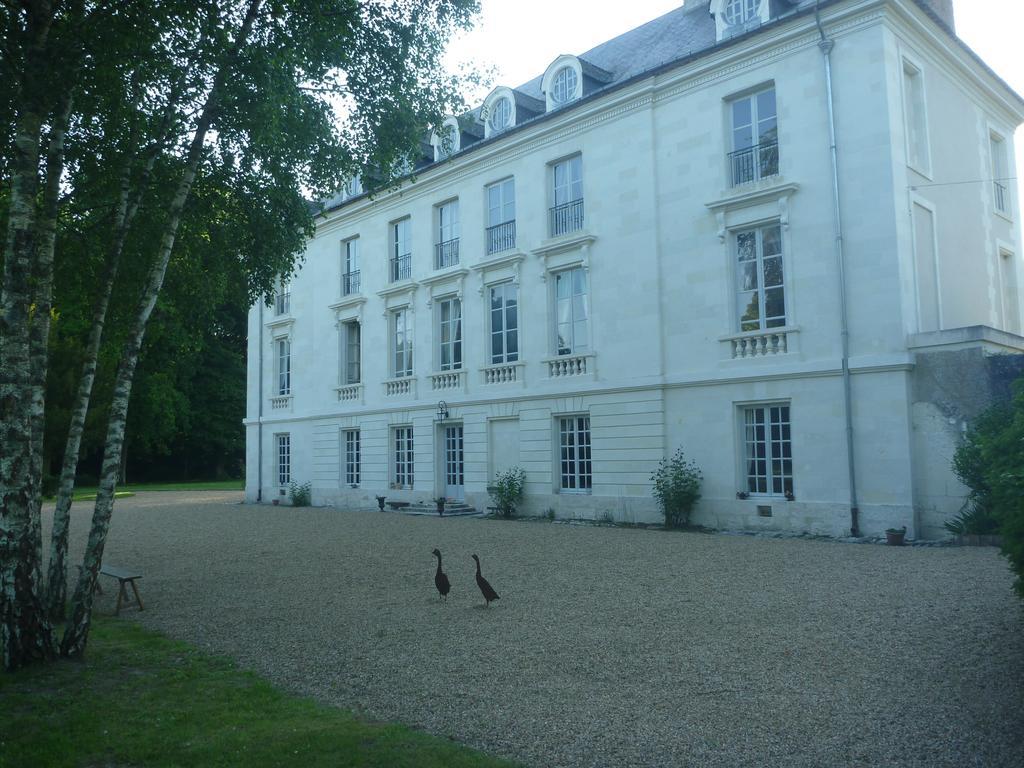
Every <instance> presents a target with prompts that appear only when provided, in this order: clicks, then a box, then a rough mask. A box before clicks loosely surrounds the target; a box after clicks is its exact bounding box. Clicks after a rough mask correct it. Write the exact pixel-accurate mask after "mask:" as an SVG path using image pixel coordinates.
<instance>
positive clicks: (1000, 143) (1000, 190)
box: [988, 133, 1010, 214]
mask: <svg viewBox="0 0 1024 768" xmlns="http://www.w3.org/2000/svg"><path fill="white" fill-rule="evenodd" d="M988 141H989V154H990V155H991V156H992V191H993V195H994V198H995V206H996V210H997V211H999V212H1000V213H1005V214H1009V213H1010V180H1009V176H1010V174H1009V173H1008V172H1007V165H1008V162H1007V159H1006V141H1005V140H1004V139H1003V137H1002V136H998V135H996V134H994V133H993V134H989V137H988Z"/></svg>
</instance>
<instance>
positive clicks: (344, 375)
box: [341, 320, 362, 384]
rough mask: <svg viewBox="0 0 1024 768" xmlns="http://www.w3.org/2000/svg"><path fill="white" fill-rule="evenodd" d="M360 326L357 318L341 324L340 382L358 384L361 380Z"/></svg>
mask: <svg viewBox="0 0 1024 768" xmlns="http://www.w3.org/2000/svg"><path fill="white" fill-rule="evenodd" d="M361 347H362V327H361V326H360V324H359V321H358V320H349V321H347V322H344V323H342V324H341V383H342V384H358V383H359V382H360V381H361V380H362V370H361V359H362V358H361V356H362V349H361Z"/></svg>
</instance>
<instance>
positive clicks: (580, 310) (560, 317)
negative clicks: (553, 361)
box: [555, 267, 590, 355]
mask: <svg viewBox="0 0 1024 768" xmlns="http://www.w3.org/2000/svg"><path fill="white" fill-rule="evenodd" d="M589 317H590V306H589V301H588V299H587V273H586V272H584V271H583V268H582V267H575V268H573V269H567V270H566V271H564V272H559V273H558V274H556V275H555V323H556V327H555V344H556V348H557V351H558V354H559V355H575V354H578V353H580V352H586V351H587V350H588V349H590V334H589V330H588V327H587V325H588V319H589Z"/></svg>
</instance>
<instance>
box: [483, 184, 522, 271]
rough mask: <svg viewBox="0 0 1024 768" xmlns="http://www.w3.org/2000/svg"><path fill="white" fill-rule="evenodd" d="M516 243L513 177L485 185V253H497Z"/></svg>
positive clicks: (512, 246) (514, 186) (513, 246)
mask: <svg viewBox="0 0 1024 768" xmlns="http://www.w3.org/2000/svg"><path fill="white" fill-rule="evenodd" d="M515 245H516V185H515V179H505V180H504V181H499V182H497V183H495V184H491V185H490V186H488V187H487V253H488V254H491V253H499V252H501V251H507V250H508V249H509V248H515Z"/></svg>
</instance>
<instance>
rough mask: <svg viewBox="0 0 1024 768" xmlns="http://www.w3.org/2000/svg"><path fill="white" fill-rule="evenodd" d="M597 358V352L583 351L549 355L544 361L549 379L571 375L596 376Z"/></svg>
mask: <svg viewBox="0 0 1024 768" xmlns="http://www.w3.org/2000/svg"><path fill="white" fill-rule="evenodd" d="M596 360H597V353H596V352H582V353H580V354H575V355H557V356H555V357H547V358H545V359H544V360H543V363H544V364H545V365H546V366H547V368H548V378H549V379H564V378H567V377H571V376H594V375H595V374H596V373H597V363H596Z"/></svg>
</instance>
